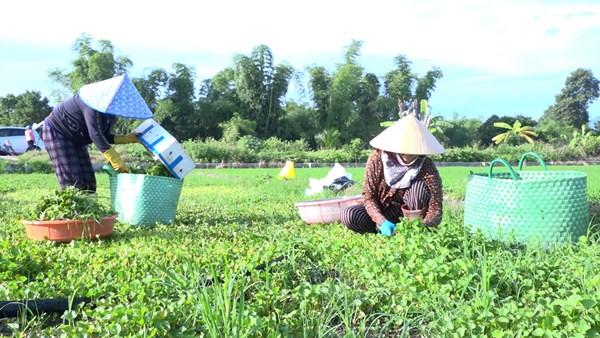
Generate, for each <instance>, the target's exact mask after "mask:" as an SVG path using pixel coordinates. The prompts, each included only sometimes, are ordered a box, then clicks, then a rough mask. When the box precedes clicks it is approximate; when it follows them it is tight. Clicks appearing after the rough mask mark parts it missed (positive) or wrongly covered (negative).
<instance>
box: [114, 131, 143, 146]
mask: <svg viewBox="0 0 600 338" xmlns="http://www.w3.org/2000/svg"><path fill="white" fill-rule="evenodd" d="M139 134H140V133H131V134H127V135H115V144H127V143H138V142H140V140H139V139H138V138H137V137H138V135H139Z"/></svg>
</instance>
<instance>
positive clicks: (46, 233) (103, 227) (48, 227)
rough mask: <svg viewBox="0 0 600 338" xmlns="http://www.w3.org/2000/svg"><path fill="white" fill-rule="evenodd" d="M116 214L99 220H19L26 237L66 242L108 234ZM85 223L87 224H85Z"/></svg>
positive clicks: (111, 229) (110, 231)
mask: <svg viewBox="0 0 600 338" xmlns="http://www.w3.org/2000/svg"><path fill="white" fill-rule="evenodd" d="M117 216H118V214H115V215H112V216H106V217H103V218H102V220H101V221H100V222H96V221H95V220H94V219H91V218H90V219H88V220H87V222H85V221H82V220H64V221H28V220H21V223H22V224H23V225H24V226H25V232H26V233H27V237H29V238H30V239H33V240H50V241H57V242H63V243H68V242H70V241H72V240H74V239H80V238H89V239H96V238H98V237H107V236H110V235H111V234H112V232H113V228H114V224H115V219H116V218H117ZM86 223H87V224H86Z"/></svg>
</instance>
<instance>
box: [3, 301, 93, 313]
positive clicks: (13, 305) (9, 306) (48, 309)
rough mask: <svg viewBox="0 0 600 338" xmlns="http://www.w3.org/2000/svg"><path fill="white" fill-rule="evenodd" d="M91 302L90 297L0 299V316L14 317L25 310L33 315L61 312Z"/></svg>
mask: <svg viewBox="0 0 600 338" xmlns="http://www.w3.org/2000/svg"><path fill="white" fill-rule="evenodd" d="M91 302H92V299H91V298H87V297H82V298H73V299H69V298H50V299H36V300H19V301H15V300H9V301H0V318H15V317H19V315H20V314H21V313H23V312H24V311H26V312H27V313H32V314H34V315H39V314H41V313H63V312H65V311H67V310H69V309H70V308H74V307H75V306H77V305H79V304H81V303H84V304H89V303H91Z"/></svg>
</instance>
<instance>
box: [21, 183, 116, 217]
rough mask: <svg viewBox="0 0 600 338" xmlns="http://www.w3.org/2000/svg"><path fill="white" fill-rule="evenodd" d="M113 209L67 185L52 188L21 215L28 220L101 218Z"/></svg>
mask: <svg viewBox="0 0 600 338" xmlns="http://www.w3.org/2000/svg"><path fill="white" fill-rule="evenodd" d="M113 214H114V211H113V210H112V209H111V208H110V207H108V206H107V205H105V204H102V203H100V202H99V201H98V200H97V196H94V195H91V194H90V193H88V192H86V191H83V190H80V189H77V188H75V187H67V188H65V189H62V190H61V189H57V190H54V191H53V192H52V193H51V194H49V195H48V196H46V197H44V198H42V200H41V201H39V203H38V204H36V205H35V206H33V207H32V208H31V210H30V211H29V212H27V213H25V214H24V215H23V216H24V218H25V219H26V220H30V221H59V220H75V219H82V220H85V219H89V218H92V219H96V220H98V219H101V218H102V217H104V216H110V215H113Z"/></svg>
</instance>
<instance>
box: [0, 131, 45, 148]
mask: <svg viewBox="0 0 600 338" xmlns="http://www.w3.org/2000/svg"><path fill="white" fill-rule="evenodd" d="M25 129H26V128H25V127H0V147H1V146H2V145H3V144H4V142H5V141H6V140H8V141H10V143H11V145H12V148H13V149H14V150H15V153H17V155H18V154H22V153H24V152H25V151H27V148H28V145H27V141H25ZM33 135H35V143H34V146H38V147H39V148H40V150H43V151H45V150H46V147H44V141H42V139H41V138H40V134H39V133H38V132H37V130H35V129H34V130H33Z"/></svg>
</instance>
